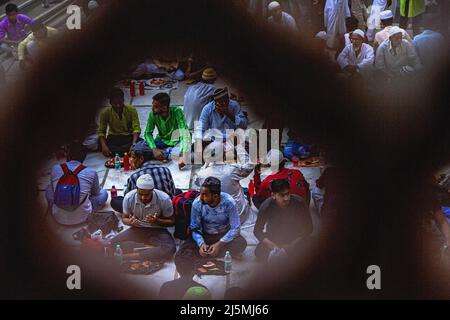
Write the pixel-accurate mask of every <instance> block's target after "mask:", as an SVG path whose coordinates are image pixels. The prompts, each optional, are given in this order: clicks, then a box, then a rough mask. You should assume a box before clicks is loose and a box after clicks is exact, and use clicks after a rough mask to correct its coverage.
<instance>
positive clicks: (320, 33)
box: [315, 31, 327, 41]
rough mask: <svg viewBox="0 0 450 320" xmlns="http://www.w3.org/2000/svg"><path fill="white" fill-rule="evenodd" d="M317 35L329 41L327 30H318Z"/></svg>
mask: <svg viewBox="0 0 450 320" xmlns="http://www.w3.org/2000/svg"><path fill="white" fill-rule="evenodd" d="M315 37H316V38H319V39H322V40H325V41H327V32H326V31H319V32H317V34H316V36H315Z"/></svg>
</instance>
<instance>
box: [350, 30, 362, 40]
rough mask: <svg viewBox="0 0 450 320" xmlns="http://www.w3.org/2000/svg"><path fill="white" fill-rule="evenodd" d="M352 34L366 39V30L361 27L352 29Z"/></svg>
mask: <svg viewBox="0 0 450 320" xmlns="http://www.w3.org/2000/svg"><path fill="white" fill-rule="evenodd" d="M352 34H354V35H357V36H360V37H361V38H363V39H364V31H362V30H361V29H356V30H354V31H352Z"/></svg>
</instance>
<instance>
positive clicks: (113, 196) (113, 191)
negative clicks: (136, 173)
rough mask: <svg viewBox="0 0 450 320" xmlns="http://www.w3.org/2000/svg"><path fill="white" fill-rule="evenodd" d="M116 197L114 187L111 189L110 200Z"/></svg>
mask: <svg viewBox="0 0 450 320" xmlns="http://www.w3.org/2000/svg"><path fill="white" fill-rule="evenodd" d="M115 197H117V189H116V186H112V188H111V199H112V198H115Z"/></svg>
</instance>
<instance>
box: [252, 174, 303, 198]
mask: <svg viewBox="0 0 450 320" xmlns="http://www.w3.org/2000/svg"><path fill="white" fill-rule="evenodd" d="M273 180H288V181H289V184H290V186H291V188H290V191H291V194H296V195H298V196H300V197H302V198H303V199H305V201H306V203H307V204H308V205H309V201H310V199H311V194H310V191H309V184H308V182H307V181H306V179H305V177H304V176H303V174H302V173H301V172H300V170H295V169H286V168H285V169H282V170H281V171H279V172H277V173H275V174H273V175H270V176H268V177H267V178H265V179H264V181H263V182H261V186H260V188H259V190H258V193H257V194H256V197H257V198H258V200H260V201H261V202H262V201H264V200H266V199H267V198H269V197H270V185H271V183H272V181H273Z"/></svg>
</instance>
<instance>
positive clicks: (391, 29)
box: [389, 26, 403, 37]
mask: <svg viewBox="0 0 450 320" xmlns="http://www.w3.org/2000/svg"><path fill="white" fill-rule="evenodd" d="M397 33H403V32H402V29H400V28H399V27H397V26H393V27H392V28H390V29H389V37H392V36H393V35H394V34H397Z"/></svg>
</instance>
